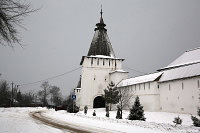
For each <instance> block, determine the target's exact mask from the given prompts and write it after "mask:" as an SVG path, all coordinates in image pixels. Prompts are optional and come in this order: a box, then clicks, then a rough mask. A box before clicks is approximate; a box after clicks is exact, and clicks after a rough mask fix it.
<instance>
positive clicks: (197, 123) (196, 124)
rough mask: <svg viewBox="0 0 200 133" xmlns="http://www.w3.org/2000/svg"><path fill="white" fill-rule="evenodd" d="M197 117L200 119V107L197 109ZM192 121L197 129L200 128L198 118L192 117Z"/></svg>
mask: <svg viewBox="0 0 200 133" xmlns="http://www.w3.org/2000/svg"><path fill="white" fill-rule="evenodd" d="M197 115H198V116H199V117H200V108H199V107H198V109H197ZM191 119H192V121H193V125H194V126H195V127H200V119H198V118H197V117H195V116H191Z"/></svg>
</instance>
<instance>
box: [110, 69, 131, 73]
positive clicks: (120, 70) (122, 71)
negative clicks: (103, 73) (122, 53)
mask: <svg viewBox="0 0 200 133" xmlns="http://www.w3.org/2000/svg"><path fill="white" fill-rule="evenodd" d="M115 72H118V73H128V72H127V71H124V70H122V69H117V70H115V71H112V72H110V73H115Z"/></svg>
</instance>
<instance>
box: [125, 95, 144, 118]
mask: <svg viewBox="0 0 200 133" xmlns="http://www.w3.org/2000/svg"><path fill="white" fill-rule="evenodd" d="M128 119H129V120H142V121H145V120H146V118H145V117H144V110H143V106H142V105H141V104H140V99H139V97H138V96H137V97H136V98H135V103H134V105H133V106H132V108H131V109H130V114H129V116H128Z"/></svg>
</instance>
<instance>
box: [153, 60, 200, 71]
mask: <svg viewBox="0 0 200 133" xmlns="http://www.w3.org/2000/svg"><path fill="white" fill-rule="evenodd" d="M198 63H200V61H196V62H192V63H186V64H180V65H174V66H170V67H164V68H160V69H158V70H157V71H158V72H160V71H163V70H169V69H174V68H179V67H184V66H190V65H194V64H198Z"/></svg>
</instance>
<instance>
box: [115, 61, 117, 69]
mask: <svg viewBox="0 0 200 133" xmlns="http://www.w3.org/2000/svg"><path fill="white" fill-rule="evenodd" d="M116 67H117V62H116V60H115V68H116Z"/></svg>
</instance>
